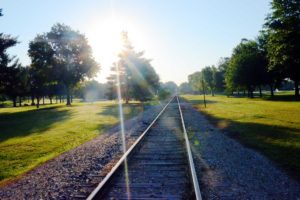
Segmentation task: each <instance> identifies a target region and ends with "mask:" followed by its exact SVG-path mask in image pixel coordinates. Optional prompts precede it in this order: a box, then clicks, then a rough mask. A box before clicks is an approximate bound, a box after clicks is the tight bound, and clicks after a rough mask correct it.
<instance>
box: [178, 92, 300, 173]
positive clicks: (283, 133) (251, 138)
mask: <svg viewBox="0 0 300 200" xmlns="http://www.w3.org/2000/svg"><path fill="white" fill-rule="evenodd" d="M183 97H184V98H185V99H187V100H188V101H190V102H191V103H193V104H194V107H196V108H197V109H198V110H200V111H201V112H202V113H204V114H205V115H206V116H207V118H208V119H209V120H210V121H211V122H212V123H213V124H214V125H216V126H217V127H219V128H221V129H225V130H227V131H229V133H230V134H229V135H230V136H231V137H233V138H235V139H237V140H238V141H240V142H241V143H242V144H244V145H246V146H247V147H250V148H254V149H257V150H258V151H260V152H261V153H263V154H264V155H266V156H267V157H268V158H270V159H271V160H273V161H274V162H275V163H277V164H278V165H279V166H280V167H282V168H284V169H286V170H287V171H288V172H290V173H291V174H293V175H295V176H296V177H297V178H298V179H300V101H299V99H296V98H295V97H293V96H290V95H287V94H282V95H279V96H275V97H274V98H269V97H265V98H264V99H259V98H254V99H249V98H237V97H229V98H228V97H226V96H220V95H218V96H215V97H211V96H207V102H208V104H207V108H204V106H203V101H202V100H203V96H200V95H185V96H183Z"/></svg>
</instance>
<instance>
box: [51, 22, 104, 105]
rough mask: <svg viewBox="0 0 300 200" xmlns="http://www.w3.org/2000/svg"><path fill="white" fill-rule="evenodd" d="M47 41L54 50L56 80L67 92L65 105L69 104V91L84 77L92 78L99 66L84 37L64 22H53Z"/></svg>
mask: <svg viewBox="0 0 300 200" xmlns="http://www.w3.org/2000/svg"><path fill="white" fill-rule="evenodd" d="M46 36H47V42H48V44H49V45H50V46H51V48H52V49H53V50H54V54H53V57H54V61H55V65H56V66H57V69H58V70H57V73H58V80H59V81H60V82H62V83H63V84H64V86H65V88H66V92H67V105H71V92H72V89H73V88H74V87H75V85H76V84H77V83H78V82H80V81H83V80H84V79H85V78H92V77H93V76H94V75H95V74H96V72H98V71H99V69H100V66H99V64H98V63H97V62H96V61H95V60H94V58H93V56H92V49H91V47H90V45H89V44H88V41H87V39H86V37H85V36H84V35H83V34H81V33H79V32H78V31H74V30H72V29H71V28H70V27H69V26H66V25H64V24H55V25H54V26H53V27H52V28H51V31H50V32H49V33H47V35H46Z"/></svg>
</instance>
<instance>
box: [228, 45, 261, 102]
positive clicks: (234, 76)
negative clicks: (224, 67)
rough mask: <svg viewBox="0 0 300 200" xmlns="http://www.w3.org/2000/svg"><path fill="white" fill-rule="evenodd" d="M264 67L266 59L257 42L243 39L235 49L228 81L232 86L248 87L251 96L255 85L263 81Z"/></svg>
mask: <svg viewBox="0 0 300 200" xmlns="http://www.w3.org/2000/svg"><path fill="white" fill-rule="evenodd" d="M264 69H265V59H264V57H263V55H262V54H261V52H260V50H259V47H258V44H257V42H256V41H253V40H246V39H243V40H242V41H241V43H240V44H239V45H237V46H236V47H235V48H234V50H233V54H232V56H231V59H230V64H229V69H228V72H227V73H226V79H227V80H226V81H227V83H228V85H229V86H230V87H232V86H233V87H242V88H243V87H245V88H247V90H248V95H249V97H253V91H254V89H255V87H256V86H259V85H261V84H262V83H263V82H262V81H263V79H262V78H261V77H263V75H264Z"/></svg>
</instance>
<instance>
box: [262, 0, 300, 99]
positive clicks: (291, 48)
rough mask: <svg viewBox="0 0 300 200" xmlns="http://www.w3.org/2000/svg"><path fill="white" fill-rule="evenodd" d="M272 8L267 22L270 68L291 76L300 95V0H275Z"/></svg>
mask: <svg viewBox="0 0 300 200" xmlns="http://www.w3.org/2000/svg"><path fill="white" fill-rule="evenodd" d="M271 9H272V13H271V14H270V15H269V16H268V17H267V22H266V24H265V27H266V28H267V31H268V32H269V37H268V43H267V49H268V51H267V52H268V58H269V69H270V70H274V71H276V72H278V73H279V74H284V75H285V76H286V77H288V78H291V79H292V80H293V81H294V83H295V95H296V96H299V81H300V53H299V52H300V1H299V0H273V1H272V3H271Z"/></svg>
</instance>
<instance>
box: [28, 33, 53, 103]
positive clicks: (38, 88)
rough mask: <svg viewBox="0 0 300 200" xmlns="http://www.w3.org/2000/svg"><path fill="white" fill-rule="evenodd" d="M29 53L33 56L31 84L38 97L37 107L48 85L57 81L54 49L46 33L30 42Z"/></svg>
mask: <svg viewBox="0 0 300 200" xmlns="http://www.w3.org/2000/svg"><path fill="white" fill-rule="evenodd" d="M28 55H29V57H30V58H31V65H30V86H31V93H32V95H33V96H35V97H36V98H37V104H36V106H37V108H39V105H40V99H41V97H42V96H44V95H45V93H46V87H47V85H49V84H50V83H51V82H53V81H55V78H54V77H55V72H56V70H54V68H55V63H54V57H53V56H54V50H53V48H52V47H51V45H50V44H49V43H48V41H47V37H46V35H38V36H37V37H36V38H35V39H34V40H33V41H31V42H30V43H29V50H28Z"/></svg>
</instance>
